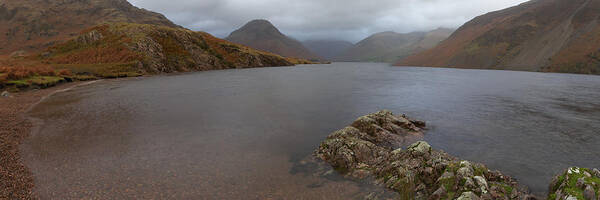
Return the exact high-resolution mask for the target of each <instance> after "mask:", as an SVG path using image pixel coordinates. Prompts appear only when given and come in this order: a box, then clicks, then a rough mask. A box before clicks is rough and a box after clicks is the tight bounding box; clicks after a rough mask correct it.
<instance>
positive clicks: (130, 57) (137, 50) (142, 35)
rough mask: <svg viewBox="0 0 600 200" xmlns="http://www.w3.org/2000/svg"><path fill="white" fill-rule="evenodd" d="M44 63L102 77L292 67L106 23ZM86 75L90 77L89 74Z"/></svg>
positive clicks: (202, 36)
mask: <svg viewBox="0 0 600 200" xmlns="http://www.w3.org/2000/svg"><path fill="white" fill-rule="evenodd" d="M40 57H41V59H42V60H43V62H44V63H48V64H52V65H54V66H59V67H61V66H64V67H67V68H68V69H69V70H71V71H73V72H74V73H78V72H88V73H92V74H93V75H96V76H101V77H114V76H117V77H119V76H127V75H128V74H154V73H168V72H185V71H199V70H216V69H231V68H248V67H270V66H291V65H293V64H294V63H292V62H290V60H288V59H286V58H284V57H281V56H279V55H275V54H271V53H267V52H262V51H258V50H254V49H251V48H249V47H245V46H242V45H238V44H234V43H231V42H228V41H225V40H221V39H218V38H215V37H213V36H212V35H210V34H208V33H204V32H195V31H191V30H188V29H182V28H173V27H167V26H158V25H147V24H130V23H110V24H103V25H100V26H96V27H93V28H90V29H88V30H85V31H83V32H82V33H81V34H80V35H79V36H77V37H76V38H74V39H71V40H69V41H67V42H66V43H62V44H59V45H56V46H53V47H51V48H49V50H48V51H47V52H44V53H42V54H41V55H40ZM90 71H91V72H90Z"/></svg>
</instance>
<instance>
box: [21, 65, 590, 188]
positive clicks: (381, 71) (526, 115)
mask: <svg viewBox="0 0 600 200" xmlns="http://www.w3.org/2000/svg"><path fill="white" fill-rule="evenodd" d="M381 109H389V110H392V111H394V112H395V113H396V114H402V113H406V114H407V115H409V116H411V117H413V118H417V119H422V120H426V121H427V122H428V125H429V126H430V130H429V131H428V132H427V134H426V138H425V139H426V141H428V142H429V143H430V144H431V145H432V146H433V147H434V148H437V149H442V150H444V151H447V152H448V153H450V154H452V155H455V156H458V157H460V158H462V159H467V160H473V161H476V162H482V163H485V164H486V165H488V167H490V168H492V169H497V170H500V171H502V172H504V173H505V174H508V175H511V176H513V177H515V178H517V179H519V180H520V182H521V183H523V184H525V185H527V186H529V187H530V188H531V189H532V190H533V191H534V192H536V193H538V194H543V193H545V192H546V190H547V187H548V184H549V182H550V180H551V178H552V176H553V175H555V174H557V173H558V172H560V171H561V170H563V169H565V168H567V167H569V166H580V167H600V76H585V75H570V74H544V73H530V72H511V71H486V70H460V69H438V68H412V67H390V66H388V65H386V64H372V63H334V64H331V65H307V66H297V67H283V68H261V69H244V70H227V71H210V72H198V73H189V74H182V75H175V76H157V77H149V78H140V79H134V80H117V81H114V80H108V81H102V82H100V83H96V84H92V85H88V86H82V87H79V88H77V89H74V90H71V91H68V92H64V93H59V94H57V95H55V96H53V97H51V98H49V99H47V100H46V101H45V102H43V103H42V104H40V105H39V106H37V107H36V108H34V110H32V112H31V113H30V114H31V116H32V117H34V118H37V119H38V120H37V121H38V122H40V124H39V126H38V128H39V130H37V131H36V132H34V133H33V134H32V136H31V137H30V138H29V139H28V140H27V141H26V142H25V143H24V144H23V145H22V148H21V150H22V152H23V156H24V159H25V161H26V164H27V165H28V166H29V167H30V169H31V170H32V172H33V174H34V176H35V180H36V186H37V188H36V192H37V193H38V194H39V195H40V196H41V197H42V198H44V199H45V198H55V199H64V198H81V197H95V198H103V199H114V198H176V199H190V198H193V199H241V198H243V199H265V198H268V199H269V198H270V199H345V198H350V197H356V196H360V195H362V193H361V192H362V191H363V190H362V189H361V186H360V185H358V184H355V183H353V182H350V181H331V180H324V179H321V178H316V177H313V176H309V175H306V174H302V173H292V171H291V169H292V166H293V165H294V163H295V162H298V161H299V160H301V159H303V158H304V157H306V156H307V155H309V154H311V152H312V151H313V150H314V149H315V148H316V147H317V146H318V144H319V142H320V141H322V140H323V139H324V138H325V137H326V136H327V135H329V134H330V133H331V132H332V131H335V130H337V129H340V128H343V127H344V126H346V125H348V124H350V123H351V122H352V121H353V120H354V119H356V118H357V117H359V116H361V115H365V114H368V113H372V112H375V111H378V110H381Z"/></svg>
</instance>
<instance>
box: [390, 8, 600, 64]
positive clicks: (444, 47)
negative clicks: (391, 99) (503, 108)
mask: <svg viewBox="0 0 600 200" xmlns="http://www.w3.org/2000/svg"><path fill="white" fill-rule="evenodd" d="M599 20H600V1H599V0H533V1H529V2H526V3H523V4H521V5H518V6H515V7H511V8H507V9H504V10H500V11H496V12H491V13H488V14H485V15H482V16H479V17H476V18H475V19H473V20H471V21H470V22H467V23H466V24H464V25H463V26H462V27H461V28H459V29H458V30H457V31H456V32H455V33H454V34H453V35H452V36H450V37H449V38H448V39H447V40H445V41H444V42H442V43H440V44H439V45H438V46H437V47H435V48H433V49H430V50H427V51H425V52H422V53H420V54H417V55H414V56H411V57H408V58H406V59H404V60H402V61H401V62H399V63H398V65H408V66H430V67H458V68H482V69H507V70H524V71H543V72H566V73H584V74H600V24H599Z"/></svg>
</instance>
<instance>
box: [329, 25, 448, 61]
mask: <svg viewBox="0 0 600 200" xmlns="http://www.w3.org/2000/svg"><path fill="white" fill-rule="evenodd" d="M452 31H453V30H451V29H443V28H440V29H436V30H433V31H430V32H412V33H395V32H391V31H388V32H382V33H377V34H374V35H371V36H369V37H368V38H366V39H364V40H362V41H360V42H358V43H357V44H355V45H354V46H352V47H351V48H349V49H347V50H346V51H344V52H343V53H342V54H341V55H339V56H338V58H337V59H336V60H342V61H353V62H365V61H366V62H390V63H393V62H396V61H398V60H400V59H402V58H404V57H406V56H409V55H412V54H415V53H418V52H420V51H423V50H426V49H429V48H432V47H434V46H435V45H437V44H438V43H439V42H440V41H442V40H444V39H445V38H447V37H448V36H449V35H450V34H451V33H452Z"/></svg>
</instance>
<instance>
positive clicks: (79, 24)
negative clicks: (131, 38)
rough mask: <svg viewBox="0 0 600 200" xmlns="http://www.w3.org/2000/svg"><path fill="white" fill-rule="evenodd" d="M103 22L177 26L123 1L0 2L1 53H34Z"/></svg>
mask: <svg viewBox="0 0 600 200" xmlns="http://www.w3.org/2000/svg"><path fill="white" fill-rule="evenodd" d="M106 22H129V23H140V24H154V25H163V26H169V27H178V26H177V25H175V24H174V23H173V22H171V21H169V20H168V19H167V18H165V17H164V16H163V15H161V14H158V13H155V12H151V11H147V10H144V9H140V8H137V7H135V6H133V5H131V4H130V3H129V2H127V1H126V0H2V1H0V54H9V53H11V52H14V51H19V50H25V51H27V52H37V51H39V50H43V49H45V48H47V47H50V46H52V45H53V44H56V43H57V42H59V41H62V40H65V39H67V38H69V37H72V36H75V35H77V34H78V33H79V32H80V31H81V30H83V29H85V28H88V27H91V26H95V25H99V24H102V23H106Z"/></svg>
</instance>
